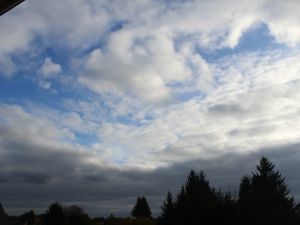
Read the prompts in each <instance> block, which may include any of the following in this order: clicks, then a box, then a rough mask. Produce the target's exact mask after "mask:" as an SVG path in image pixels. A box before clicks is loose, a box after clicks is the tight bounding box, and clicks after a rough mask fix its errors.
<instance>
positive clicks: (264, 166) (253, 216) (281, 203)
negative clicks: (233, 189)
mask: <svg viewBox="0 0 300 225" xmlns="http://www.w3.org/2000/svg"><path fill="white" fill-rule="evenodd" d="M256 168H257V171H256V172H255V173H253V174H252V177H251V179H250V178H249V177H244V178H243V179H242V181H241V185H240V191H239V207H240V217H241V219H242V220H243V222H242V224H264V225H274V224H276V225H287V224H292V220H293V218H294V212H295V210H294V207H295V204H294V199H293V197H292V196H290V193H289V190H288V189H287V186H286V184H285V180H284V178H282V176H281V174H280V173H279V172H278V171H275V170H274V168H275V166H274V164H273V163H272V162H271V161H269V160H268V159H267V158H266V157H262V158H261V159H260V161H259V164H258V165H257V167H256Z"/></svg>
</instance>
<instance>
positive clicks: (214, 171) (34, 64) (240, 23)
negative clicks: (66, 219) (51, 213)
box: [0, 0, 300, 215]
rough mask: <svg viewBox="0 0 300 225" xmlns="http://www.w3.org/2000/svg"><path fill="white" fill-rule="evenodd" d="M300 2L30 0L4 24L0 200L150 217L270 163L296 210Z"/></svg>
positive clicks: (13, 207)
mask: <svg viewBox="0 0 300 225" xmlns="http://www.w3.org/2000/svg"><path fill="white" fill-rule="evenodd" d="M299 10H300V2H299V1H297V0H286V1H281V0H253V1H238V0H226V1H225V0H164V1H162V0H60V1H47V0H27V1H26V2H24V3H22V4H21V5H19V6H18V7H17V8H15V9H13V10H12V11H10V12H9V13H7V14H5V15H3V16H1V17H0V30H1V31H0V155H1V157H0V201H2V203H3V205H4V207H5V208H6V211H7V212H8V213H11V214H20V213H22V212H24V211H25V210H28V209H31V208H33V209H34V210H36V211H37V212H43V211H44V210H45V208H46V207H47V206H48V204H49V203H50V202H53V201H60V202H63V203H65V204H71V203H76V204H79V205H80V206H82V207H83V208H84V209H85V210H86V211H87V212H88V213H89V214H90V215H108V214H109V213H115V214H117V215H128V214H129V213H130V209H131V207H132V205H133V204H134V201H135V198H136V197H137V196H138V195H146V197H147V199H148V200H149V202H150V206H151V207H152V211H153V212H155V213H157V212H158V210H159V206H160V204H161V202H162V200H163V198H164V197H165V195H166V192H167V190H171V191H174V192H176V191H178V189H179V187H180V185H181V184H182V183H183V182H184V180H185V177H186V175H187V173H188V171H189V170H190V169H197V170H198V169H199V170H204V171H205V172H206V174H207V176H208V178H209V179H210V181H211V183H212V185H214V186H215V187H217V188H219V187H220V188H222V189H223V190H229V189H230V190H232V191H237V189H238V183H239V179H240V177H241V176H242V175H244V174H246V173H250V172H251V171H253V170H254V169H255V164H256V163H257V160H258V158H259V157H260V156H261V155H266V156H267V157H269V158H270V159H271V160H272V161H273V162H274V163H275V165H276V166H277V169H279V170H280V171H281V172H282V173H283V175H284V176H285V177H286V182H287V184H288V185H289V187H290V189H291V191H292V193H293V194H294V196H295V198H296V199H297V200H298V201H299V202H300V175H299V173H297V171H299V170H300V163H299V162H300V151H299V150H300V139H299V138H300V117H299V115H300V60H299V59H300V26H299V21H300V14H299Z"/></svg>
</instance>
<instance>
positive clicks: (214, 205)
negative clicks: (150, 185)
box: [157, 157, 300, 225]
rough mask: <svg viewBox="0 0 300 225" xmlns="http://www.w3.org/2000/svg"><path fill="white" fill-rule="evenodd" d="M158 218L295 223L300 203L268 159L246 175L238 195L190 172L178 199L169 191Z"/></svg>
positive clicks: (166, 221) (163, 223)
mask: <svg viewBox="0 0 300 225" xmlns="http://www.w3.org/2000/svg"><path fill="white" fill-rule="evenodd" d="M161 210H162V211H161V215H160V216H159V217H158V219H157V223H158V224H159V225H196V224H205V225H210V224H211V225H216V224H223V225H226V224H230V225H234V224H239V225H253V224H257V225H296V224H298V225H299V224H300V218H299V216H300V214H299V205H296V204H295V202H294V199H293V197H292V196H291V195H290V193H289V190H288V189H287V186H286V184H285V182H284V178H283V177H282V176H281V174H280V173H279V172H278V171H275V170H274V165H273V163H272V162H270V161H269V160H268V159H267V158H265V157H262V158H261V159H260V162H259V165H257V171H256V172H254V173H252V175H251V176H244V177H243V178H242V180H241V183H240V188H239V193H238V195H233V194H231V193H222V192H221V191H216V190H215V189H214V188H212V187H211V186H210V184H209V181H208V180H207V179H206V177H205V174H204V173H203V172H200V173H196V172H194V171H191V172H190V174H189V176H188V178H187V181H186V183H185V185H183V186H182V188H181V190H180V192H179V193H178V194H177V196H176V199H173V196H172V194H171V193H170V192H169V193H168V194H167V198H166V200H165V201H164V203H163V205H162V208H161Z"/></svg>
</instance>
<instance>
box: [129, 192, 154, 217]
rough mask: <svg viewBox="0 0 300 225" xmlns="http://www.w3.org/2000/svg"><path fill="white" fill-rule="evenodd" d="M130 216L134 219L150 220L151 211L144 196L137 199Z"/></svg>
mask: <svg viewBox="0 0 300 225" xmlns="http://www.w3.org/2000/svg"><path fill="white" fill-rule="evenodd" d="M131 215H132V216H133V217H135V218H141V217H144V218H151V210H150V207H149V204H148V202H147V200H146V198H145V197H144V196H142V197H138V198H137V200H136V203H135V206H134V207H133V209H132V211H131Z"/></svg>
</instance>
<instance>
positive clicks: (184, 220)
mask: <svg viewBox="0 0 300 225" xmlns="http://www.w3.org/2000/svg"><path fill="white" fill-rule="evenodd" d="M221 208H222V205H221V204H219V201H218V196H217V194H216V192H215V190H214V189H213V188H211V187H210V185H209V181H208V180H207V179H206V177H205V174H204V173H203V172H202V171H201V172H200V173H195V172H194V171H191V172H190V174H189V176H188V178H187V181H186V183H185V185H184V186H183V187H182V188H181V191H180V193H179V194H178V196H177V199H176V202H175V213H176V216H175V217H176V219H175V223H176V224H178V225H195V224H199V218H201V221H202V223H204V224H214V223H216V222H217V220H218V217H220V210H221Z"/></svg>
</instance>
